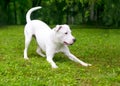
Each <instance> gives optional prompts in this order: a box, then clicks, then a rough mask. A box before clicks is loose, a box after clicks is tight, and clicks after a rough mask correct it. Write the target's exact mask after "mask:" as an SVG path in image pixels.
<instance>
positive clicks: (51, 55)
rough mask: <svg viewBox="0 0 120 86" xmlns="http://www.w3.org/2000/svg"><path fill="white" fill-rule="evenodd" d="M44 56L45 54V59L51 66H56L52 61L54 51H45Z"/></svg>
mask: <svg viewBox="0 0 120 86" xmlns="http://www.w3.org/2000/svg"><path fill="white" fill-rule="evenodd" d="M46 56H47V61H48V62H49V63H50V64H51V66H52V68H58V66H57V65H56V64H55V62H54V61H53V57H54V53H51V52H47V53H46Z"/></svg>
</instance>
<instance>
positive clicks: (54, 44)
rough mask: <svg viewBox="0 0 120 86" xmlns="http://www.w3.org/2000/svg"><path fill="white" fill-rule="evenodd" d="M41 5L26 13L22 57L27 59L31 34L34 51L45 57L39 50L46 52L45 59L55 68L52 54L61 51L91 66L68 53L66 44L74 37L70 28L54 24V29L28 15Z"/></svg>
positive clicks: (71, 42)
mask: <svg viewBox="0 0 120 86" xmlns="http://www.w3.org/2000/svg"><path fill="white" fill-rule="evenodd" d="M40 8H41V7H40V6H39V7H34V8H31V9H30V10H29V11H28V12H27V15H26V21H27V24H26V26H25V30H24V34H25V49H24V59H28V56H27V50H28V46H29V44H30V41H31V39H32V36H34V37H35V38H36V41H37V44H38V48H37V50H36V52H37V53H38V54H39V55H41V56H42V57H45V55H44V54H42V52H41V51H44V52H46V57H47V61H48V62H49V63H50V64H51V66H52V68H57V67H58V66H57V65H56V64H55V62H54V61H53V57H54V54H55V53H57V52H63V53H64V54H65V55H67V56H68V57H69V59H71V60H73V61H75V62H78V63H80V64H81V65H83V66H91V64H87V63H85V62H83V61H81V60H79V59H78V58H76V57H75V56H74V55H73V54H71V53H70V51H69V49H68V47H67V46H68V45H72V44H73V43H74V42H75V38H74V37H73V36H72V35H71V30H70V28H69V26H68V25H66V24H64V25H56V27H55V28H54V29H52V30H51V29H50V27H49V26H48V25H47V24H45V23H44V22H42V21H40V20H31V19H30V15H31V13H32V12H33V11H35V10H38V9H40Z"/></svg>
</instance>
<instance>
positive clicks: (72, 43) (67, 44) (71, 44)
mask: <svg viewBox="0 0 120 86" xmlns="http://www.w3.org/2000/svg"><path fill="white" fill-rule="evenodd" d="M64 44H65V45H72V44H73V43H67V42H65V41H64Z"/></svg>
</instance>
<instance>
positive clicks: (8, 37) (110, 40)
mask: <svg viewBox="0 0 120 86" xmlns="http://www.w3.org/2000/svg"><path fill="white" fill-rule="evenodd" d="M71 28H72V32H73V35H74V36H75V37H76V39H77V41H76V43H75V44H73V45H72V46H69V48H70V50H71V52H72V53H73V54H74V55H75V56H77V57H78V58H79V59H81V60H83V61H85V62H87V63H91V64H92V66H91V67H83V66H81V65H80V64H78V63H75V62H72V61H71V60H69V59H68V58H67V57H66V56H64V55H63V54H62V53H58V54H56V55H55V57H54V60H55V62H56V64H57V65H58V67H59V68H58V69H52V68H51V66H50V64H49V63H48V62H47V61H46V59H45V58H43V57H40V56H39V55H37V54H36V52H35V51H36V47H37V45H36V42H35V40H34V39H33V40H32V42H31V44H30V47H29V51H28V55H29V57H30V60H28V61H26V60H24V59H23V50H24V34H23V30H24V26H5V27H0V86H120V29H104V28H87V27H80V26H71Z"/></svg>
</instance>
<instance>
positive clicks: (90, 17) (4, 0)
mask: <svg viewBox="0 0 120 86" xmlns="http://www.w3.org/2000/svg"><path fill="white" fill-rule="evenodd" d="M119 4H120V0H117V1H116V0H114V1H113V0H1V1H0V16H2V17H1V18H0V24H25V23H26V20H25V16H26V12H27V11H28V10H29V9H30V8H32V7H35V6H42V7H43V8H42V9H44V10H40V11H39V12H36V13H34V14H35V15H33V16H32V17H33V18H38V19H43V20H44V21H46V22H47V23H48V24H62V23H67V24H76V25H79V24H81V23H84V24H93V25H95V24H102V25H105V26H116V27H118V26H120V17H119V14H120V5H119ZM38 15H39V16H38ZM53 17H54V18H53Z"/></svg>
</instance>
